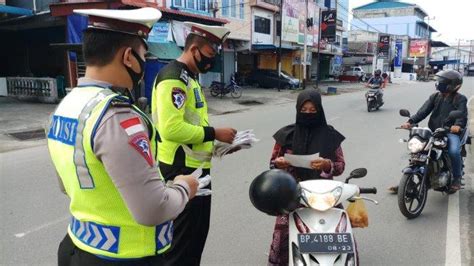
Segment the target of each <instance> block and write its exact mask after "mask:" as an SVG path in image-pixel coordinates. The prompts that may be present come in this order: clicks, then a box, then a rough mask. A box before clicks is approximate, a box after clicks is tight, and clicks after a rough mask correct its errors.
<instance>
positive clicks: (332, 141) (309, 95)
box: [273, 90, 345, 180]
mask: <svg viewBox="0 0 474 266" xmlns="http://www.w3.org/2000/svg"><path fill="white" fill-rule="evenodd" d="M307 101H311V102H312V103H313V104H314V106H315V107H316V113H301V112H300V111H301V108H302V107H303V105H304V103H305V102H307ZM273 138H274V139H275V140H276V142H277V143H278V144H279V145H280V146H282V147H285V148H288V149H291V150H292V151H293V154H297V155H307V154H314V153H317V152H319V156H320V157H323V158H326V159H330V160H332V161H334V160H335V159H336V158H335V153H336V149H337V148H338V147H339V146H340V145H341V142H342V141H344V139H345V138H344V136H343V135H342V134H341V133H339V132H338V131H337V130H335V129H334V128H333V127H332V126H329V125H328V124H327V122H326V116H325V114H324V108H323V105H322V101H321V94H319V93H318V92H317V91H314V90H308V91H303V92H302V93H300V94H299V95H298V99H297V101H296V123H295V124H291V125H288V126H286V127H283V128H281V129H280V130H278V131H277V132H276V133H275V135H273ZM295 174H296V175H297V178H299V179H301V180H308V179H318V178H320V176H319V175H320V172H318V171H314V170H311V169H304V168H297V167H295Z"/></svg>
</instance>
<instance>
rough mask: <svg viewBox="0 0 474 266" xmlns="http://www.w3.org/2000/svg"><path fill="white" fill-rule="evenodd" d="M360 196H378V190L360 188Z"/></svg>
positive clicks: (374, 188)
mask: <svg viewBox="0 0 474 266" xmlns="http://www.w3.org/2000/svg"><path fill="white" fill-rule="evenodd" d="M359 192H360V194H377V188H376V187H372V188H359Z"/></svg>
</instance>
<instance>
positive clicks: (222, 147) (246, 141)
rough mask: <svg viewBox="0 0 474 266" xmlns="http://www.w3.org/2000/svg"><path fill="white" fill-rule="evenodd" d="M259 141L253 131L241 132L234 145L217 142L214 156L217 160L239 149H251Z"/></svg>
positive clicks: (237, 135)
mask: <svg viewBox="0 0 474 266" xmlns="http://www.w3.org/2000/svg"><path fill="white" fill-rule="evenodd" d="M258 141H259V140H258V139H257V138H256V137H255V134H253V130H252V129H248V130H244V131H239V132H237V134H235V138H234V141H233V142H232V144H228V143H224V142H220V141H216V143H215V145H214V150H213V152H212V155H213V156H214V157H217V158H222V156H224V155H226V154H228V153H229V152H232V151H235V150H237V149H239V150H242V149H250V148H252V145H253V144H254V143H256V142H258Z"/></svg>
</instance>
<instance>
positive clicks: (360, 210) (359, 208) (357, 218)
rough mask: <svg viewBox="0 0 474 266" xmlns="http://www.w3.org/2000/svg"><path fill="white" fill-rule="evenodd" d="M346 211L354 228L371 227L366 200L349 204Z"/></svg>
mask: <svg viewBox="0 0 474 266" xmlns="http://www.w3.org/2000/svg"><path fill="white" fill-rule="evenodd" d="M346 211H347V214H348V215H349V220H350V221H351V224H352V228H365V227H367V226H369V214H368V213H367V208H366V207H365V203H364V200H361V199H358V200H355V201H354V202H351V203H349V206H347V209H346Z"/></svg>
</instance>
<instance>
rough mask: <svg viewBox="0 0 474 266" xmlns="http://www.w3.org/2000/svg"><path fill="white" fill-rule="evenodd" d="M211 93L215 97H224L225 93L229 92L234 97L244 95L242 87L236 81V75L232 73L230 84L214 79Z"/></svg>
mask: <svg viewBox="0 0 474 266" xmlns="http://www.w3.org/2000/svg"><path fill="white" fill-rule="evenodd" d="M210 89H211V95H212V96H213V97H217V96H219V95H220V96H221V98H222V97H224V95H226V94H229V93H230V95H231V96H232V98H240V97H241V96H242V88H241V87H240V86H239V85H237V82H236V81H235V76H234V75H232V76H231V78H230V84H229V85H227V86H226V85H225V83H222V82H218V81H213V82H212V84H211V86H210Z"/></svg>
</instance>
